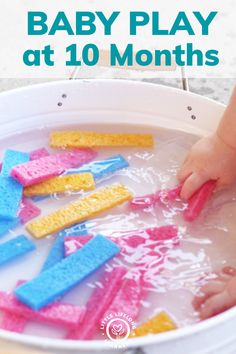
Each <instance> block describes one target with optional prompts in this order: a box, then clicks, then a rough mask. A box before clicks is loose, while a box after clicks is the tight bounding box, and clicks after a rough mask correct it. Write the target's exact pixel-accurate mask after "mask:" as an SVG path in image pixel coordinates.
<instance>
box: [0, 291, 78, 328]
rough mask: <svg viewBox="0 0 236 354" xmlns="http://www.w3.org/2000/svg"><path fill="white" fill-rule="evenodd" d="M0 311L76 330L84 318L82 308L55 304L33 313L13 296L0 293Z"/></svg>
mask: <svg viewBox="0 0 236 354" xmlns="http://www.w3.org/2000/svg"><path fill="white" fill-rule="evenodd" d="M0 309H1V310H2V311H5V312H8V313H10V314H14V315H15V316H18V318H22V317H23V318H25V319H27V320H32V321H37V322H43V323H49V324H55V325H58V326H63V327H66V328H69V329H70V328H76V327H77V326H78V324H79V323H80V321H81V320H82V318H83V317H84V313H85V309H84V308H83V307H79V306H75V305H70V304H63V303H60V302H55V303H53V304H52V305H50V306H47V307H45V308H44V309H42V310H40V311H33V310H31V309H29V308H28V307H27V306H25V305H24V304H22V303H20V302H19V301H18V300H17V299H16V298H15V296H14V295H13V294H7V293H4V292H3V291H0Z"/></svg>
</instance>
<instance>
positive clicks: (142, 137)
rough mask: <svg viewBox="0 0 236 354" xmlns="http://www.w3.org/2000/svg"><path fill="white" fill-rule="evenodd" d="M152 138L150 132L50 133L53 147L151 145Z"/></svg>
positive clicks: (152, 143) (152, 142)
mask: <svg viewBox="0 0 236 354" xmlns="http://www.w3.org/2000/svg"><path fill="white" fill-rule="evenodd" d="M153 145H154V140H153V137H152V135H150V134H116V133H96V132H90V131H58V132H57V131H56V132H52V133H51V135H50V146H51V147H53V148H61V147H68V148H78V147H125V146H142V147H153Z"/></svg>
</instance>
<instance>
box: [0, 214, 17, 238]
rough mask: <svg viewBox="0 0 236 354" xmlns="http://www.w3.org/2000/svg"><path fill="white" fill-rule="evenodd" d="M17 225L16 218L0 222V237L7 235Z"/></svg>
mask: <svg viewBox="0 0 236 354" xmlns="http://www.w3.org/2000/svg"><path fill="white" fill-rule="evenodd" d="M18 224H19V220H18V219H17V218H15V219H12V220H0V236H3V235H5V234H6V233H8V231H9V230H11V229H14V228H15V227H16V226H17V225H18Z"/></svg>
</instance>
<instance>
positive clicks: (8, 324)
mask: <svg viewBox="0 0 236 354" xmlns="http://www.w3.org/2000/svg"><path fill="white" fill-rule="evenodd" d="M0 301H1V300H0ZM27 322H28V321H27V319H26V318H25V317H22V316H18V315H15V314H14V313H8V312H7V313H4V314H3V317H2V320H1V323H0V328H1V329H4V330H5V331H9V332H16V333H23V332H24V329H25V327H26V325H27Z"/></svg>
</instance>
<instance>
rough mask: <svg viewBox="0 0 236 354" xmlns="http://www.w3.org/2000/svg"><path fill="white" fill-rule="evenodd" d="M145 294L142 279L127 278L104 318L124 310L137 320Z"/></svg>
mask: <svg viewBox="0 0 236 354" xmlns="http://www.w3.org/2000/svg"><path fill="white" fill-rule="evenodd" d="M145 295H146V293H145V291H144V289H143V280H142V279H139V280H135V279H126V280H125V281H124V282H123V285H122V287H121V288H120V290H119V291H118V293H117V294H116V297H115V298H114V300H113V302H112V304H111V306H109V308H108V309H107V311H106V313H105V315H104V318H106V317H108V316H110V315H111V314H113V315H115V316H116V314H118V313H122V312H123V313H124V314H127V315H128V316H129V317H131V318H132V319H133V320H136V319H137V317H138V315H139V311H140V303H141V301H142V300H143V299H144V298H145Z"/></svg>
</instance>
